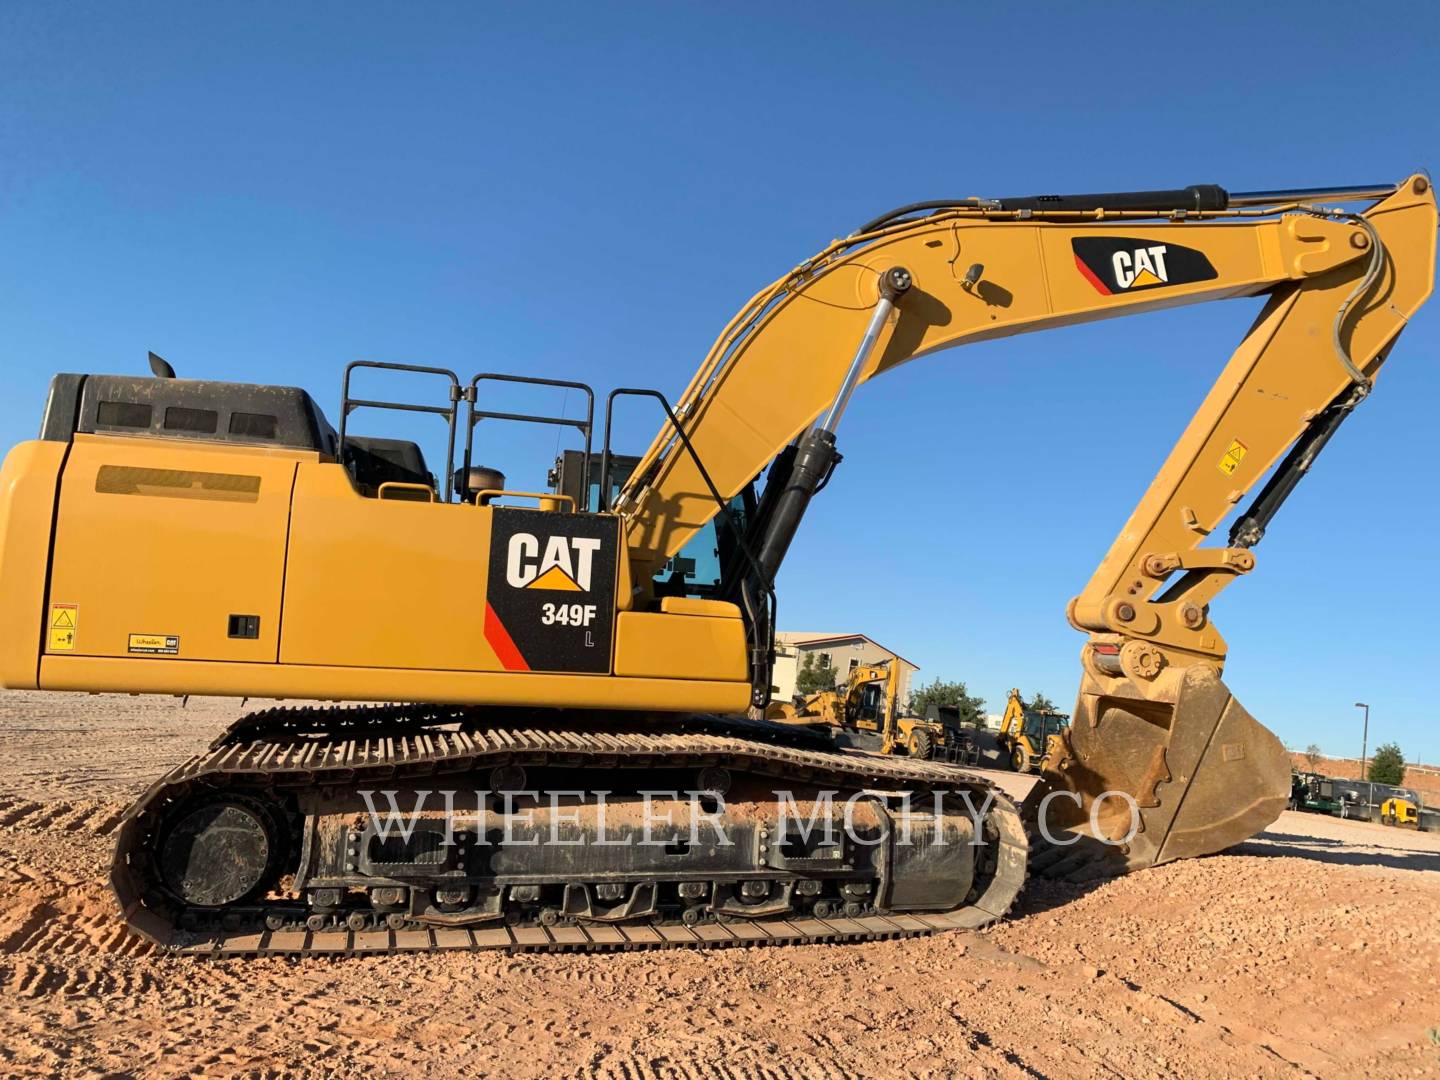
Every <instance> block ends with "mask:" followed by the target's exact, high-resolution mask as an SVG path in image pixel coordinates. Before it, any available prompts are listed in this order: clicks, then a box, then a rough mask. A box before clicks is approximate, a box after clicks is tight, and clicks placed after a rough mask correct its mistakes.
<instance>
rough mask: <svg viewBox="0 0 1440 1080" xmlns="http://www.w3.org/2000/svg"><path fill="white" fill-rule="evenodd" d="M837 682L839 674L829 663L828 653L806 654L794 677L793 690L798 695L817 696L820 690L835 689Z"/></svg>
mask: <svg viewBox="0 0 1440 1080" xmlns="http://www.w3.org/2000/svg"><path fill="white" fill-rule="evenodd" d="M838 681H839V672H837V671H836V670H835V665H833V664H832V663H830V654H829V653H818V654H817V653H811V652H807V653H806V654H805V659H803V660H801V661H800V671H799V673H798V674H797V675H796V676H795V690H796V692H797V693H800V694H818V693H819V692H820V691H821V690H833V689H835V684H836V683H837V682H838Z"/></svg>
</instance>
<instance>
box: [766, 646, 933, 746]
mask: <svg viewBox="0 0 1440 1080" xmlns="http://www.w3.org/2000/svg"><path fill="white" fill-rule="evenodd" d="M765 718H766V719H767V720H774V721H778V722H780V723H786V724H803V725H809V726H813V727H820V728H823V729H825V730H826V731H827V733H828V734H829V735H830V737H831V739H832V740H833V741H834V742H835V744H836V745H838V746H847V747H853V748H855V749H858V750H869V751H872V752H874V753H878V754H905V755H907V756H909V757H913V758H920V759H922V760H939V761H953V760H954V747H953V745H952V743H951V740H950V738H949V732H948V731H947V730H946V728H945V726H944V725H943V724H941V723H939V722H938V721H936V720H929V719H925V718H923V717H918V716H907V715H905V710H904V707H903V706H902V705H901V703H900V665H899V664H896V663H894V662H886V663H883V664H860V665H859V666H857V667H855V668H853V669H852V670H851V671H850V674H849V676H848V677H847V678H846V680H845V685H844V686H841V687H835V688H834V689H831V690H820V691H818V692H816V693H813V694H804V695H797V696H796V699H795V700H794V701H793V702H771V703H770V705H769V706H768V707H767V708H766V710H765Z"/></svg>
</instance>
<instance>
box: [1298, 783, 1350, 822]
mask: <svg viewBox="0 0 1440 1080" xmlns="http://www.w3.org/2000/svg"><path fill="white" fill-rule="evenodd" d="M1345 801H1346V800H1345V792H1344V791H1341V790H1339V789H1337V788H1336V786H1335V781H1334V780H1332V779H1330V778H1329V777H1328V776H1321V775H1320V774H1319V773H1301V772H1297V773H1292V774H1291V777H1290V809H1291V810H1303V811H1306V812H1308V813H1312V814H1332V815H1334V816H1336V817H1339V816H1340V806H1341V804H1342V803H1343V802H1345Z"/></svg>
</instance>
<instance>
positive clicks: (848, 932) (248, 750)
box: [111, 706, 1028, 957]
mask: <svg viewBox="0 0 1440 1080" xmlns="http://www.w3.org/2000/svg"><path fill="white" fill-rule="evenodd" d="M550 715H551V716H553V714H550ZM535 719H536V718H535V717H534V716H530V717H528V718H523V719H522V721H521V722H517V723H505V724H485V725H483V726H482V725H481V723H480V716H479V715H477V714H476V713H475V712H473V711H470V710H460V709H444V708H434V707H422V706H394V707H383V706H364V707H358V708H345V709H339V708H335V709H271V710H266V711H264V712H261V713H257V714H252V715H251V716H247V717H245V718H244V719H242V720H241V721H239V722H238V723H237V724H236V725H234V727H232V728H231V730H230V731H229V732H227V733H226V734H225V735H223V736H221V738H219V739H217V740H216V742H215V744H214V745H213V746H212V748H211V749H210V750H209V751H208V752H206V753H203V754H200V755H197V756H196V757H194V758H192V759H191V760H189V761H187V762H185V763H184V764H182V765H180V766H178V767H177V768H175V769H173V770H172V771H171V772H170V773H169V774H167V775H166V776H164V777H163V778H161V779H160V780H159V781H157V782H156V783H155V784H154V785H153V786H152V787H151V788H150V789H149V791H147V792H146V793H145V795H144V796H142V797H141V799H140V800H139V801H138V802H137V803H136V804H135V805H134V806H133V807H131V808H130V810H129V811H128V812H127V813H126V815H125V817H124V818H123V819H122V821H121V823H120V825H119V828H118V841H117V846H116V852H115V859H114V863H113V866H112V871H111V884H112V886H113V888H114V891H115V894H116V897H117V899H118V900H119V903H120V907H121V910H122V912H123V916H124V919H125V922H126V925H127V926H128V927H129V929H130V930H131V931H133V932H134V933H137V934H139V935H141V936H143V937H145V938H147V939H149V940H151V941H154V942H157V943H158V944H160V945H162V946H164V947H166V948H169V949H171V950H174V951H176V952H180V953H185V954H190V955H195V956H208V957H225V956H240V955H260V954H282V955H307V954H315V955H347V954H372V953H392V952H412V951H437V950H454V949H468V950H480V949H505V950H510V951H590V950H616V949H637V948H659V947H667V946H670V947H674V946H689V947H721V946H732V945H758V944H790V943H802V942H834V941H860V940H873V939H884V938H896V937H908V936H912V935H918V934H930V933H935V932H939V931H946V930H954V929H975V928H978V927H981V926H984V925H986V924H988V923H991V922H993V921H995V920H997V919H999V918H1001V917H1003V916H1004V915H1005V914H1006V912H1007V911H1008V910H1009V909H1010V906H1011V904H1012V903H1013V902H1014V900H1015V897H1016V896H1017V895H1018V893H1019V892H1020V890H1021V888H1022V887H1023V885H1024V882H1025V876H1026V865H1027V856H1028V838H1027V835H1026V829H1025V827H1024V825H1023V823H1022V820H1021V816H1020V813H1019V811H1018V810H1017V808H1016V806H1015V805H1014V803H1012V802H1011V800H1010V799H1009V798H1008V797H1006V796H1005V795H1004V794H1003V793H1002V792H1000V791H999V790H998V789H997V788H995V787H994V786H993V785H992V784H991V783H990V782H989V781H988V780H985V779H984V778H982V777H979V776H976V775H974V774H970V773H965V772H962V771H960V770H957V769H955V768H954V767H951V766H947V765H944V764H940V763H937V762H929V761H918V760H911V759H907V758H891V757H880V756H876V755H871V754H865V753H856V752H849V753H846V752H836V751H834V750H820V749H814V748H811V746H809V745H805V744H804V742H803V741H802V742H801V745H795V739H794V738H793V737H792V736H791V735H789V733H786V732H784V731H783V729H778V728H777V727H776V725H771V724H766V723H757V722H755V721H748V720H744V719H731V718H719V717H698V716H695V717H686V718H683V719H675V720H665V721H660V720H657V719H656V718H641V720H639V721H638V722H637V720H636V719H634V718H624V717H618V718H617V717H615V716H609V717H606V718H604V720H603V721H602V720H601V719H599V718H596V719H593V720H592V719H590V718H586V719H585V720H583V721H581V722H576V721H575V720H573V719H571V720H567V721H566V722H564V723H561V724H556V723H554V722H553V721H551V720H548V719H547V720H546V721H545V722H535ZM507 765H521V766H523V767H526V768H531V767H550V766H558V767H563V768H577V767H578V768H584V769H587V770H588V769H594V770H596V771H597V772H603V771H604V770H606V769H615V768H637V767H639V768H675V767H683V768H703V767H707V766H722V767H724V768H725V769H728V770H740V771H743V772H746V773H752V774H759V775H763V776H767V777H773V778H777V779H783V780H786V781H793V782H799V783H809V784H833V785H836V786H837V787H849V788H885V789H890V790H897V789H904V790H909V791H914V792H917V793H924V792H929V791H935V790H943V791H952V792H959V791H968V792H970V793H972V797H973V798H977V799H985V798H987V797H989V798H991V799H992V801H991V803H990V809H989V812H988V814H987V816H986V819H985V824H986V828H987V831H989V832H991V833H993V836H994V839H993V841H992V842H991V844H990V845H989V847H990V848H992V849H993V852H992V853H993V859H992V860H991V861H990V863H989V869H988V871H987V873H986V878H985V880H984V881H982V882H981V883H980V887H979V888H978V889H977V890H976V892H978V895H974V893H972V898H971V899H970V902H967V903H965V904H963V905H961V906H959V907H956V908H953V909H950V910H946V911H939V912H934V913H913V912H907V913H905V914H898V913H888V912H875V913H867V914H864V915H862V916H859V917H855V918H839V917H826V918H823V919H822V918H814V917H809V916H806V917H799V916H797V915H795V914H793V913H791V914H787V915H786V916H765V917H755V918H750V917H733V916H732V917H728V918H724V919H722V920H716V921H707V922H704V923H702V924H700V925H686V924H685V923H683V922H681V921H679V920H653V919H652V920H649V921H645V922H635V923H588V922H583V921H576V922H574V923H573V924H569V925H542V924H539V923H534V924H531V925H524V924H520V925H513V924H486V925H484V926H464V927H459V926H454V927H440V926H416V925H414V924H413V923H411V924H409V925H406V926H405V927H404V928H395V929H390V928H385V927H382V926H370V927H366V928H363V929H348V928H346V927H345V926H344V925H343V924H341V925H337V926H334V927H326V928H324V929H318V930H312V929H307V928H306V927H305V926H303V925H299V926H296V925H294V924H290V925H286V926H283V927H280V928H278V929H270V928H267V926H266V925H265V921H264V914H263V911H262V910H257V909H256V908H255V906H254V905H251V906H250V907H246V908H242V909H239V910H236V911H224V912H221V913H218V914H213V915H211V916H210V917H209V918H208V923H209V924H208V925H205V926H203V927H201V928H198V929H196V928H182V926H181V925H180V923H181V922H182V921H183V920H181V919H179V918H177V913H176V912H175V911H173V910H168V911H167V910H166V906H167V905H165V904H163V903H161V904H157V903H155V902H154V901H155V896H156V893H157V882H156V881H155V880H154V871H153V865H154V860H153V859H152V858H149V857H148V848H149V846H150V845H152V844H154V843H155V840H156V833H157V830H158V826H159V821H160V819H161V816H162V815H163V813H164V811H165V810H166V808H167V807H170V806H173V805H175V804H176V803H178V802H179V801H180V800H183V799H184V798H186V797H187V796H189V795H190V794H192V793H194V792H195V791H197V790H210V791H234V792H255V791H257V790H260V791H263V790H266V789H269V790H272V791H283V790H290V791H298V790H302V789H313V788H317V787H323V786H325V785H348V786H352V787H355V786H359V785H363V784H368V783H391V784H393V783H397V782H406V781H412V780H419V779H422V778H423V779H429V778H439V777H443V776H445V775H447V774H462V773H471V772H474V771H476V770H481V769H494V768H497V767H502V766H507ZM192 922H193V920H192ZM188 925H189V924H187V926H188Z"/></svg>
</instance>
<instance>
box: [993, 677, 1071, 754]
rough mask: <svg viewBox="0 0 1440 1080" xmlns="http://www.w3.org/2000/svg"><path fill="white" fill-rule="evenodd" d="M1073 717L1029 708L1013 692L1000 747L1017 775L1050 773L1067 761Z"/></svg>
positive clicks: (1045, 709)
mask: <svg viewBox="0 0 1440 1080" xmlns="http://www.w3.org/2000/svg"><path fill="white" fill-rule="evenodd" d="M1069 726H1070V714H1069V713H1062V712H1059V711H1057V710H1055V709H1048V708H1043V707H1041V706H1039V705H1026V704H1025V699H1024V698H1022V697H1021V696H1020V691H1019V690H1018V689H1015V690H1011V691H1010V697H1009V698H1008V699H1007V700H1006V702H1005V714H1004V715H1003V716H1002V717H1001V718H1000V733H999V736H998V738H999V742H1000V747H1001V749H1002V750H1003V751H1004V755H1005V760H1006V761H1007V762H1009V764H1010V768H1012V769H1014V770H1015V771H1016V772H1022V773H1028V772H1035V771H1036V770H1037V769H1040V770H1045V769H1048V768H1049V767H1050V766H1051V765H1052V764H1054V763H1057V762H1060V761H1062V760H1064V757H1065V731H1066V729H1067V728H1068V727H1069Z"/></svg>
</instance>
